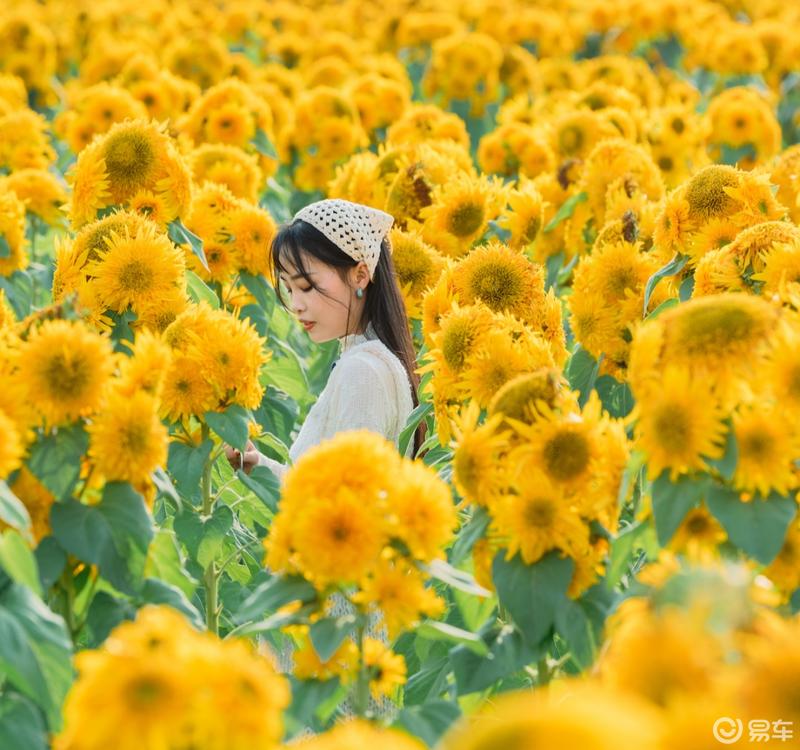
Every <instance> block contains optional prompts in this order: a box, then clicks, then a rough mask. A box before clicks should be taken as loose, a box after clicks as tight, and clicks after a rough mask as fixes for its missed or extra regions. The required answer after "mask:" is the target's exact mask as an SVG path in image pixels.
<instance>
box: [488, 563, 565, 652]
mask: <svg viewBox="0 0 800 750" xmlns="http://www.w3.org/2000/svg"><path fill="white" fill-rule="evenodd" d="M574 569H575V562H574V561H573V560H572V558H570V557H560V556H559V554H558V552H556V551H555V550H554V551H551V552H548V553H547V554H546V555H545V556H544V557H543V558H541V559H540V560H538V561H537V562H536V563H535V564H534V565H526V564H525V563H524V562H523V561H522V558H521V557H520V556H519V553H518V554H516V555H514V557H513V558H512V559H511V560H506V559H505V550H500V551H499V552H498V553H497V555H496V556H495V558H494V563H493V564H492V578H493V580H494V584H495V588H496V589H497V596H498V598H499V599H500V603H501V604H502V605H503V606H505V608H506V609H507V610H508V612H509V614H510V615H511V617H512V618H513V620H514V622H515V623H516V624H517V627H518V628H519V629H520V631H521V632H522V634H523V636H524V637H525V639H526V640H527V641H528V643H530V644H531V645H532V646H536V645H537V644H538V643H539V642H540V641H541V640H542V639H543V638H544V637H545V636H546V635H547V634H548V633H549V631H550V629H551V628H552V627H553V623H554V622H555V617H556V612H557V611H558V608H559V606H560V605H561V603H562V602H563V600H564V598H565V596H566V592H567V587H568V586H569V583H570V581H571V580H572V573H573V571H574Z"/></svg>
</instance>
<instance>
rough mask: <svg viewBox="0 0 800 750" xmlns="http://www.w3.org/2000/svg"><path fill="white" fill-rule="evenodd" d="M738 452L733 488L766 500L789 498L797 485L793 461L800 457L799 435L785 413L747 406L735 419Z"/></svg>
mask: <svg viewBox="0 0 800 750" xmlns="http://www.w3.org/2000/svg"><path fill="white" fill-rule="evenodd" d="M734 428H735V433H736V447H737V449H738V454H737V461H736V472H735V474H734V475H733V484H734V486H735V487H737V488H738V489H740V490H743V491H746V492H759V493H760V494H761V496H762V497H767V496H768V495H769V494H770V491H771V490H774V491H775V492H778V493H780V494H781V495H787V494H789V492H790V491H792V490H794V489H795V488H796V487H797V484H798V475H797V469H796V468H795V466H794V460H795V459H796V458H797V456H798V455H800V441H798V437H797V431H796V430H795V428H794V425H793V424H792V421H791V419H790V418H789V417H788V415H787V414H786V412H785V410H783V409H781V408H779V407H777V406H772V407H766V406H764V405H763V404H759V405H758V407H756V406H744V407H742V408H741V409H740V410H739V411H738V412H737V413H736V414H735V415H734Z"/></svg>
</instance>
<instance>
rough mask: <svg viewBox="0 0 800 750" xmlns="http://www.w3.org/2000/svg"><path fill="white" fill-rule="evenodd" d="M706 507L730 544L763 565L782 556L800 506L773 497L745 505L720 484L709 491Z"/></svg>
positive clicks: (778, 496) (792, 501) (794, 502)
mask: <svg viewBox="0 0 800 750" xmlns="http://www.w3.org/2000/svg"><path fill="white" fill-rule="evenodd" d="M706 505H707V506H708V509H709V511H711V514H712V515H713V516H714V518H716V519H717V520H718V521H719V522H720V523H721V524H722V527H723V528H724V529H725V531H726V532H727V534H728V538H729V539H730V540H731V542H733V544H735V545H736V546H737V547H738V548H739V549H741V550H742V551H744V552H746V553H747V554H748V555H751V556H752V557H754V558H755V559H756V560H758V561H759V562H760V563H763V564H764V565H769V564H770V563H771V562H772V561H773V560H774V559H775V557H776V556H777V554H778V552H780V550H781V547H782V546H783V542H784V540H785V538H786V531H787V529H788V528H789V524H790V523H791V522H792V520H793V519H794V517H795V516H796V515H797V503H796V501H795V500H794V499H793V498H791V497H782V496H780V495H776V494H772V495H770V496H769V497H768V498H767V499H766V500H762V499H760V497H759V496H756V497H754V498H753V499H752V500H751V501H749V502H743V501H742V500H740V499H739V494H738V493H737V492H735V491H734V490H732V489H730V488H728V487H723V486H721V485H718V484H713V485H712V486H711V488H710V489H709V491H708V496H707V497H706Z"/></svg>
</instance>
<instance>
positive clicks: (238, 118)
mask: <svg viewBox="0 0 800 750" xmlns="http://www.w3.org/2000/svg"><path fill="white" fill-rule="evenodd" d="M205 132H206V136H207V137H208V140H209V142H211V143H226V144H231V145H236V146H240V147H241V146H245V145H247V144H248V143H250V141H251V140H252V139H253V138H254V137H255V134H256V133H255V123H254V122H253V119H252V117H251V115H250V113H249V112H248V111H247V109H245V107H243V106H241V105H239V104H236V103H235V102H227V103H225V104H223V105H222V106H220V107H219V109H217V110H215V111H213V112H210V113H209V114H208V119H207V122H206V123H205Z"/></svg>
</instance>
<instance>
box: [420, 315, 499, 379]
mask: <svg viewBox="0 0 800 750" xmlns="http://www.w3.org/2000/svg"><path fill="white" fill-rule="evenodd" d="M493 323H494V317H493V316H492V314H491V312H490V311H489V310H488V308H486V307H485V306H484V305H471V306H467V307H461V306H459V305H457V304H454V305H453V308H452V309H451V311H450V312H449V313H447V314H446V315H444V316H442V318H441V320H440V329H439V331H437V332H436V333H434V334H432V335H431V338H432V339H433V343H434V346H435V348H434V349H432V350H431V351H430V356H431V357H432V358H433V363H432V364H431V365H427V366H426V368H423V369H421V370H420V372H425V371H427V369H432V368H433V367H441V368H443V369H444V371H445V372H449V373H452V374H454V375H457V374H459V373H461V372H462V371H463V370H464V368H465V367H466V365H467V360H468V358H469V356H470V355H471V354H472V352H473V351H474V350H475V348H476V347H477V345H478V341H479V340H480V338H481V336H483V335H484V334H486V333H487V332H488V331H489V330H490V328H491V327H492V324H493Z"/></svg>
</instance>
